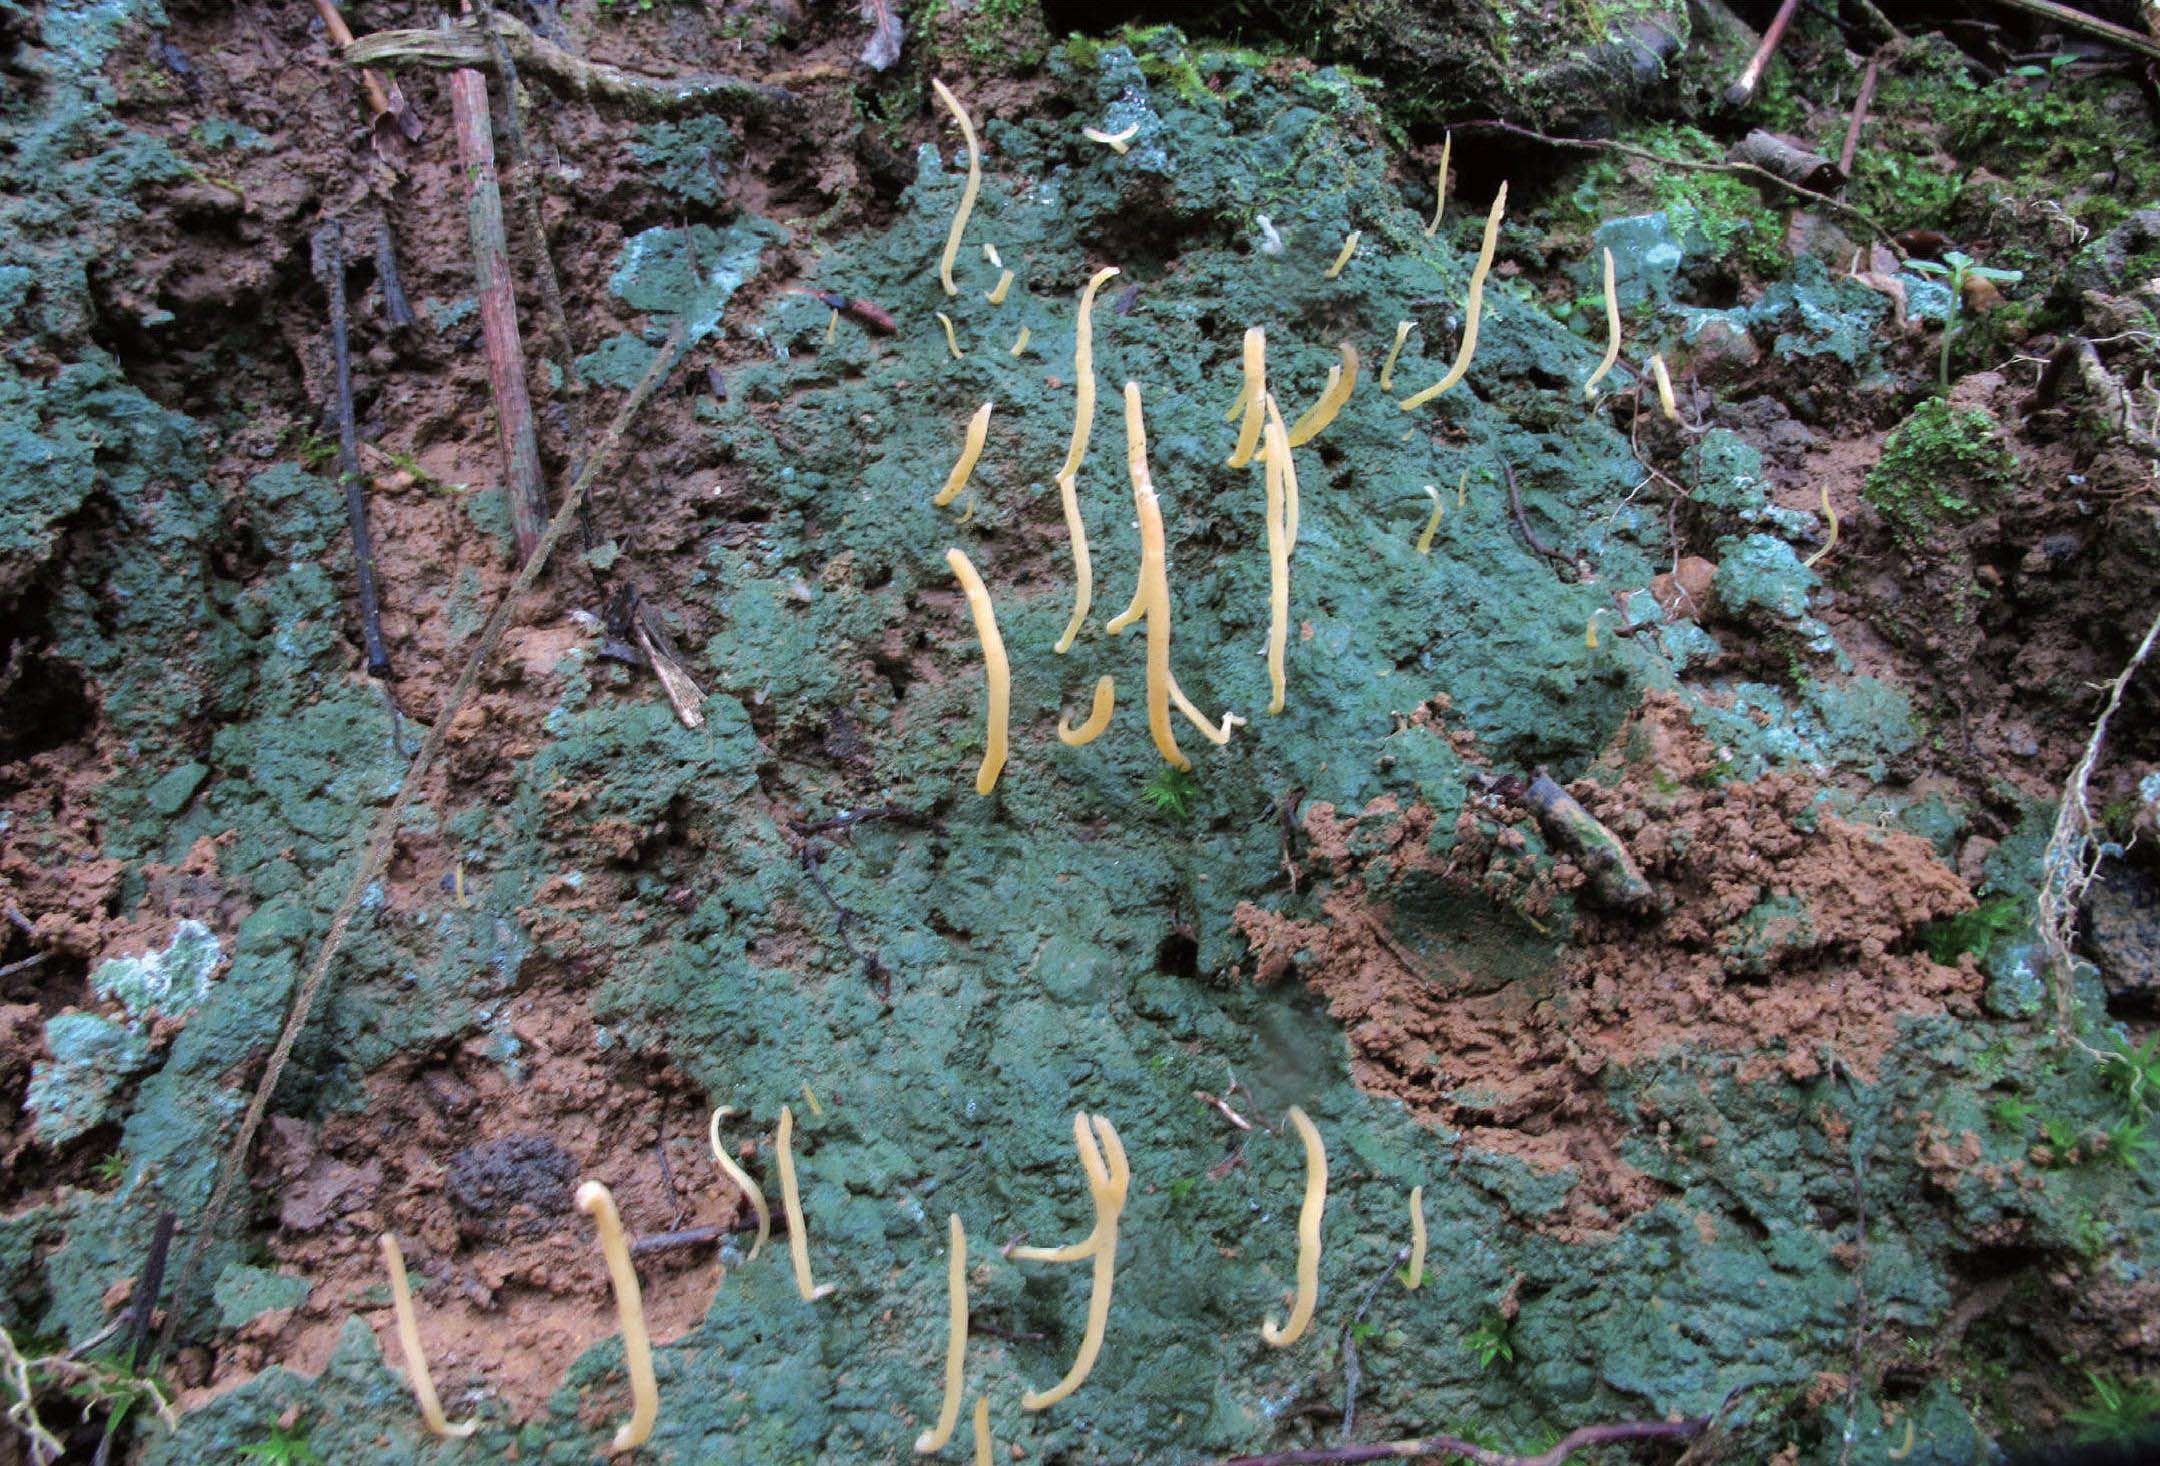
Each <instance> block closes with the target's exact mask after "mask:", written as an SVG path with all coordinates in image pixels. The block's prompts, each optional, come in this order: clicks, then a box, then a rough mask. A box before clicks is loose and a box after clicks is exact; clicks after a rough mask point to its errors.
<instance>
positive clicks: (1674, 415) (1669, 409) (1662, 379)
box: [1650, 356, 1680, 422]
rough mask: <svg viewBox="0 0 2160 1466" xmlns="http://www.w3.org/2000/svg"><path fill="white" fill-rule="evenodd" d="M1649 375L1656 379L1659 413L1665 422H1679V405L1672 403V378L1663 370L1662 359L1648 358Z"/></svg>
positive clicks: (1657, 357)
mask: <svg viewBox="0 0 2160 1466" xmlns="http://www.w3.org/2000/svg"><path fill="white" fill-rule="evenodd" d="M1650 375H1651V376H1653V377H1655V378H1656V379H1657V400H1658V409H1659V411H1661V412H1663V413H1664V414H1665V417H1666V420H1667V421H1669V422H1678V421H1680V404H1679V403H1677V402H1675V401H1673V390H1672V377H1671V375H1670V374H1669V373H1667V372H1666V370H1665V358H1664V357H1662V356H1652V357H1651V358H1650Z"/></svg>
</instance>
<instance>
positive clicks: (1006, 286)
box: [983, 270, 1013, 305]
mask: <svg viewBox="0 0 2160 1466" xmlns="http://www.w3.org/2000/svg"><path fill="white" fill-rule="evenodd" d="M1012 283H1013V272H1012V271H1010V270H1007V271H1005V272H1004V273H1003V274H1001V275H999V276H998V283H997V288H996V289H994V290H991V291H988V292H986V293H985V294H984V296H983V299H984V300H987V301H989V302H990V303H991V304H992V305H1003V304H1004V303H1005V292H1006V291H1008V290H1010V289H1012Z"/></svg>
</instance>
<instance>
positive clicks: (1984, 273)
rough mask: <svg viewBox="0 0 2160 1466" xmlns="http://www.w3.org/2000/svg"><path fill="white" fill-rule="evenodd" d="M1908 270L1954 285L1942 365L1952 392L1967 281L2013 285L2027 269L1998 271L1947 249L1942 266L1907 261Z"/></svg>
mask: <svg viewBox="0 0 2160 1466" xmlns="http://www.w3.org/2000/svg"><path fill="white" fill-rule="evenodd" d="M1905 268H1906V269H1908V270H1912V271H1915V272H1917V273H1919V274H1922V275H1941V276H1943V277H1945V278H1946V279H1947V280H1948V281H1949V282H1950V306H1949V309H1948V310H1947V311H1945V312H1944V314H1943V333H1942V365H1941V368H1940V371H1939V375H1940V377H1941V379H1942V390H1943V392H1944V394H1945V395H1948V393H1949V391H1950V339H1951V337H1953V336H1955V335H1956V334H1957V328H1958V315H1959V312H1960V311H1961V310H1962V308H1963V306H1964V301H1965V282H1966V281H1967V280H1971V279H1976V278H1977V279H1981V280H1995V281H1999V282H2001V283H2002V284H2005V285H2012V284H2015V283H2016V282H2018V281H2020V280H2022V279H2024V278H2025V272H2024V271H2023V270H1998V269H1995V268H1993V267H1992V266H1989V265H1983V264H1980V263H1979V262H1977V261H1976V260H1974V259H1973V257H1972V256H1971V255H1969V254H1964V253H1962V252H1960V251H1958V250H1954V249H1952V250H1945V251H1944V252H1943V257H1942V261H1941V263H1939V264H1938V263H1937V262H1936V261H1934V260H1907V261H1906V262H1905Z"/></svg>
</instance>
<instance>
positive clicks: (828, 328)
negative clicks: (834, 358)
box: [825, 311, 840, 346]
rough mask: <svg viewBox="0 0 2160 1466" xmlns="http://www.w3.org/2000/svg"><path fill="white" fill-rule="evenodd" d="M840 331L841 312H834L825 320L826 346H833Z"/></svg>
mask: <svg viewBox="0 0 2160 1466" xmlns="http://www.w3.org/2000/svg"><path fill="white" fill-rule="evenodd" d="M839 330H840V312H838V311H834V312H833V313H832V314H831V315H830V316H828V317H827V318H826V320H825V344H826V345H827V346H830V345H832V343H833V336H834V335H835V334H836V333H837V332H838V331H839Z"/></svg>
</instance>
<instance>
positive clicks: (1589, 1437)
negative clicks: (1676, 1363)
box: [1224, 1415, 1710, 1466]
mask: <svg viewBox="0 0 2160 1466" xmlns="http://www.w3.org/2000/svg"><path fill="white" fill-rule="evenodd" d="M1709 1428H1710V1417H1709V1416H1707V1415H1698V1416H1696V1417H1695V1418H1693V1419H1692V1420H1627V1421H1622V1422H1620V1423H1618V1424H1616V1425H1585V1426H1583V1427H1581V1428H1580V1429H1577V1430H1571V1431H1569V1432H1568V1433H1567V1434H1566V1435H1564V1436H1562V1437H1561V1438H1560V1440H1559V1443H1558V1444H1556V1445H1555V1446H1554V1447H1553V1448H1552V1449H1551V1450H1549V1451H1546V1452H1543V1453H1542V1454H1540V1455H1536V1456H1516V1455H1511V1454H1510V1453H1508V1452H1506V1451H1495V1450H1491V1449H1488V1448H1487V1447H1485V1446H1481V1445H1477V1444H1475V1443H1473V1442H1471V1441H1466V1440H1463V1439H1461V1438H1460V1437H1458V1436H1452V1435H1427V1436H1412V1437H1410V1438H1409V1439H1407V1440H1399V1441H1381V1442H1378V1443H1375V1444H1369V1445H1358V1446H1321V1447H1318V1448H1316V1449H1313V1450H1306V1451H1279V1452H1277V1453H1275V1454H1273V1455H1268V1456H1235V1457H1232V1458H1231V1459H1230V1460H1229V1461H1227V1462H1225V1463H1224V1466H1337V1463H1352V1462H1358V1461H1402V1460H1411V1459H1415V1458H1416V1457H1419V1456H1460V1457H1462V1458H1463V1459H1464V1460H1465V1461H1474V1462H1476V1463H1477V1466H1560V1462H1562V1461H1565V1460H1566V1459H1567V1458H1568V1457H1570V1456H1572V1455H1574V1454H1575V1453H1576V1452H1577V1451H1579V1450H1581V1449H1583V1448H1584V1447H1585V1446H1602V1445H1613V1444H1616V1443H1618V1442H1621V1441H1685V1440H1693V1439H1694V1438H1695V1437H1696V1436H1699V1435H1701V1434H1702V1433H1703V1432H1704V1431H1706V1430H1708V1429H1709Z"/></svg>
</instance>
